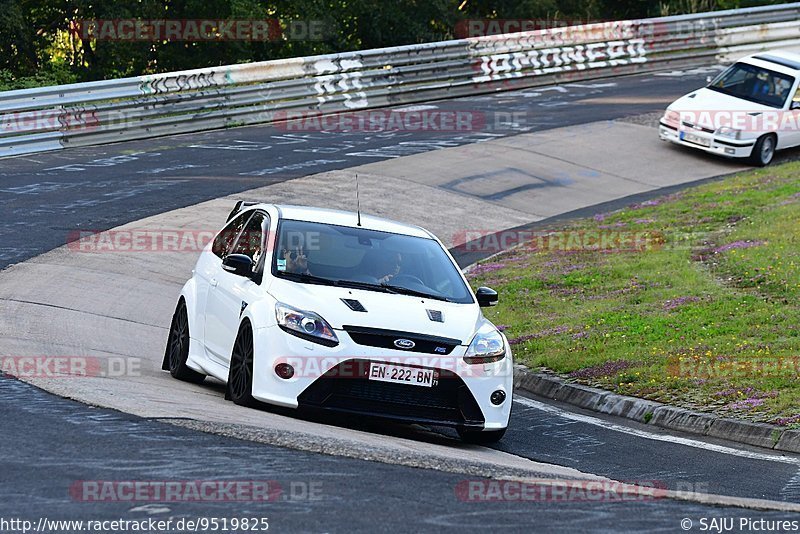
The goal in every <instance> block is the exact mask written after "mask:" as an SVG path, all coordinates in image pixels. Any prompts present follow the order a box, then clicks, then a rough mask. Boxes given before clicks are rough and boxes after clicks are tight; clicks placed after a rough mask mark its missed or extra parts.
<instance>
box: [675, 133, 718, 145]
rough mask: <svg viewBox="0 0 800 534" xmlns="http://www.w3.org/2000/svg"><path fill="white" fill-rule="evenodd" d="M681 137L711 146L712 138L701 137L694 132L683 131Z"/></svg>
mask: <svg viewBox="0 0 800 534" xmlns="http://www.w3.org/2000/svg"><path fill="white" fill-rule="evenodd" d="M681 139H683V140H684V141H688V142H689V143H694V144H696V145H700V146H711V139H706V138H705V137H700V136H699V135H694V134H692V133H687V132H681Z"/></svg>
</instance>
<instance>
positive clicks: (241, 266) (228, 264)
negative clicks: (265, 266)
mask: <svg viewBox="0 0 800 534" xmlns="http://www.w3.org/2000/svg"><path fill="white" fill-rule="evenodd" d="M222 268H223V269H225V270H226V271H227V272H229V273H231V274H235V275H236V276H245V277H247V278H250V277H251V276H252V275H253V260H252V259H251V258H250V256H246V255H244V254H228V255H227V256H225V259H224V260H222Z"/></svg>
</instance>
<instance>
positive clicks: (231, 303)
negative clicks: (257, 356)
mask: <svg viewBox="0 0 800 534" xmlns="http://www.w3.org/2000/svg"><path fill="white" fill-rule="evenodd" d="M248 215H251V217H250V218H249V219H248V220H247V223H246V225H245V226H244V228H243V229H242V231H241V232H240V233H239V234H238V235H237V237H236V241H235V242H234V244H233V245H232V246H231V248H230V249H228V251H227V252H228V254H244V255H246V256H249V257H250V259H252V260H253V264H254V265H258V263H259V261H258V260H259V259H260V257H261V254H262V252H263V250H264V236H265V234H266V230H265V229H267V228H269V218H268V217H267V214H266V213H264V212H263V211H255V212H250V213H248ZM226 255H227V254H226ZM209 286H210V287H209V291H208V297H207V299H206V314H205V317H206V323H205V336H206V349H207V351H208V356H209V357H210V358H211V359H212V360H213V361H215V362H216V363H219V364H221V365H224V366H226V367H227V366H228V364H229V362H230V358H231V351H232V350H233V342H234V341H235V339H236V334H237V332H238V329H239V319H240V318H241V316H242V313H243V312H244V309H245V308H246V307H247V305H248V304H249V303H250V301H251V300H252V299H253V296H254V293H255V292H256V291H257V288H258V285H257V284H256V283H255V282H254V281H253V280H252V279H251V278H248V277H245V276H238V275H235V274H233V273H230V272H228V271H226V270H225V269H223V268H222V262H221V261H220V263H219V267H218V268H217V269H216V271H215V274H214V276H213V277H212V279H211V281H210V283H209Z"/></svg>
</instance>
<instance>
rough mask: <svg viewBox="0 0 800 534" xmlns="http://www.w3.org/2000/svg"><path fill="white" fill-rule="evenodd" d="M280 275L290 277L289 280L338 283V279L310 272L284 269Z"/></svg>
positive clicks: (326, 283) (328, 284)
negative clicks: (291, 271) (294, 271)
mask: <svg viewBox="0 0 800 534" xmlns="http://www.w3.org/2000/svg"><path fill="white" fill-rule="evenodd" d="M279 276H280V277H281V278H288V279H289V280H294V281H295V282H304V283H307V284H319V285H323V286H335V285H338V284H337V282H336V280H331V279H330V278H323V277H321V276H314V275H313V274H308V273H290V272H288V271H282V272H281V273H280V275H279Z"/></svg>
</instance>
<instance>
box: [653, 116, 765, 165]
mask: <svg viewBox="0 0 800 534" xmlns="http://www.w3.org/2000/svg"><path fill="white" fill-rule="evenodd" d="M658 137H659V138H660V139H661V140H662V141H669V142H671V143H675V144H678V145H683V146H688V147H691V148H695V149H699V150H703V151H705V152H709V153H711V154H718V155H720V156H727V157H729V158H747V157H750V154H751V153H752V152H753V145H755V139H728V138H721V137H719V136H715V135H714V134H713V133H709V132H704V131H700V130H694V129H691V130H685V129H681V128H676V127H674V126H672V125H669V124H667V123H665V122H664V121H663V120H662V121H659V124H658Z"/></svg>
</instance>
